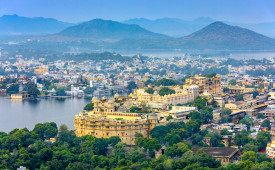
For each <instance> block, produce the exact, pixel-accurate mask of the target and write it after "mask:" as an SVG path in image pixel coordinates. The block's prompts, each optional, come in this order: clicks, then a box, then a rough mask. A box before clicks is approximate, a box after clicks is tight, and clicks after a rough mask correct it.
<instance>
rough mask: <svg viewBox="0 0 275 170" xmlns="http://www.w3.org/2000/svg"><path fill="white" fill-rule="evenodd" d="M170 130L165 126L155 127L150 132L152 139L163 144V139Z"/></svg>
mask: <svg viewBox="0 0 275 170" xmlns="http://www.w3.org/2000/svg"><path fill="white" fill-rule="evenodd" d="M169 132H170V130H169V128H168V127H167V126H162V125H161V126H156V127H154V129H153V130H151V136H152V138H156V139H158V141H160V142H164V138H165V136H166V135H167V133H169Z"/></svg>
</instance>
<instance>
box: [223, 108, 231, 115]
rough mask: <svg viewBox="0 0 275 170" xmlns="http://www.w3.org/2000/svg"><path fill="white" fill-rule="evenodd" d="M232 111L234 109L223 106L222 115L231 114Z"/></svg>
mask: <svg viewBox="0 0 275 170" xmlns="http://www.w3.org/2000/svg"><path fill="white" fill-rule="evenodd" d="M231 113H232V111H231V110H230V109H229V108H226V107H224V108H222V110H221V116H224V115H230V114H231Z"/></svg>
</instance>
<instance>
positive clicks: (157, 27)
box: [123, 17, 215, 37]
mask: <svg viewBox="0 0 275 170" xmlns="http://www.w3.org/2000/svg"><path fill="white" fill-rule="evenodd" d="M213 22H215V20H213V19H211V18H208V17H201V18H197V19H195V20H192V21H187V20H182V19H177V18H161V19H156V20H149V19H145V18H136V19H130V20H126V21H123V23H126V24H137V25H139V26H141V27H143V28H145V29H147V30H150V31H153V32H158V33H162V34H166V35H169V36H173V37H181V36H185V35H188V34H191V33H193V32H195V31H197V30H199V29H201V28H203V27H205V26H207V25H209V24H211V23H213Z"/></svg>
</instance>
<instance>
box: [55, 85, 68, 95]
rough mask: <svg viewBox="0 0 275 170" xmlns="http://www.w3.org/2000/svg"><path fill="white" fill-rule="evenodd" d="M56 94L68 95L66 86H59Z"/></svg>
mask: <svg viewBox="0 0 275 170" xmlns="http://www.w3.org/2000/svg"><path fill="white" fill-rule="evenodd" d="M56 95H57V96H66V92H65V90H64V88H62V87H58V88H57V89H56Z"/></svg>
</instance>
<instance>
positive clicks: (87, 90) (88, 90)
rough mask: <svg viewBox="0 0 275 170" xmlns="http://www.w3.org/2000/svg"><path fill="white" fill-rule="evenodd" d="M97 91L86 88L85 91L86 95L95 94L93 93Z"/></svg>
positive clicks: (93, 88) (94, 88)
mask: <svg viewBox="0 0 275 170" xmlns="http://www.w3.org/2000/svg"><path fill="white" fill-rule="evenodd" d="M95 90H96V87H90V86H88V87H86V89H85V90H84V93H85V94H93V92H94V91H95Z"/></svg>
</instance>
